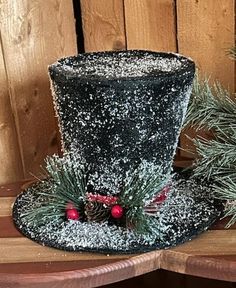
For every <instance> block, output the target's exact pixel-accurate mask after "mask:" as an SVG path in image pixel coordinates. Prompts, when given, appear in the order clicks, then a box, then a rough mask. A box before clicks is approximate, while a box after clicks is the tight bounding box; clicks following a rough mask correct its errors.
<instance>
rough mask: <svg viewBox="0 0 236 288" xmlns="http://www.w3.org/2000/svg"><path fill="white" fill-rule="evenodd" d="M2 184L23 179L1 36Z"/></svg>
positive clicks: (0, 156)
mask: <svg viewBox="0 0 236 288" xmlns="http://www.w3.org/2000/svg"><path fill="white" fill-rule="evenodd" d="M0 103H1V106H0V163H4V165H2V167H1V173H0V183H7V182H11V181H17V180H19V179H21V178H23V169H22V161H21V154H20V148H19V143H18V138H17V132H16V127H15V121H14V116H13V113H12V107H11V95H10V91H9V86H8V79H7V73H6V69H5V63H4V58H3V53H2V46H1V34H0Z"/></svg>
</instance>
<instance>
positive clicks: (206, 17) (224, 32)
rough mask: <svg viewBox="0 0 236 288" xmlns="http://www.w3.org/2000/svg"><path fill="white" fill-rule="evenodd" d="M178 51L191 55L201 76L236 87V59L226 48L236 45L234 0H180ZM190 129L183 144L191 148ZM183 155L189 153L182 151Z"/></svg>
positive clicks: (182, 140)
mask: <svg viewBox="0 0 236 288" xmlns="http://www.w3.org/2000/svg"><path fill="white" fill-rule="evenodd" d="M176 3H177V33H178V52H179V53H181V54H183V55H186V56H189V57H191V58H192V59H193V60H194V61H195V62H196V65H197V68H198V69H199V73H200V75H201V76H202V77H204V76H206V77H210V78H211V80H212V81H219V82H220V83H221V84H223V85H224V87H225V88H229V90H230V91H231V92H234V91H235V62H234V61H233V60H232V59H230V58H229V57H228V56H227V49H229V48H231V47H233V46H234V45H235V1H233V0H224V1H222V0H207V1H206V0H194V1H189V0H178V1H177V2H176ZM184 134H188V135H189V136H190V137H192V138H194V136H195V133H194V132H193V131H191V130H186V131H184V133H183V135H182V137H181V147H182V148H183V149H186V150H187V149H192V148H193V144H192V142H191V141H190V140H189V139H188V138H187V137H185V136H184ZM181 156H186V157H189V156H191V155H189V153H186V152H184V151H181ZM193 156H194V155H193Z"/></svg>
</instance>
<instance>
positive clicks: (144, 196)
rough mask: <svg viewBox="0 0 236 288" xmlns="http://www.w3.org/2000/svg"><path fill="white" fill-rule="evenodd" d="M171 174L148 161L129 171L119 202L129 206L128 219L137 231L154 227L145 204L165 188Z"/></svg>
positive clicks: (142, 231)
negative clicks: (164, 173) (163, 171)
mask: <svg viewBox="0 0 236 288" xmlns="http://www.w3.org/2000/svg"><path fill="white" fill-rule="evenodd" d="M169 176H170V174H168V173H167V174H166V175H163V173H161V169H160V167H156V166H155V165H153V164H150V163H148V162H146V161H143V163H142V164H141V165H140V166H138V168H136V169H135V170H134V171H129V172H128V173H127V176H126V179H125V183H124V187H123V191H122V192H121V195H120V197H119V203H120V204H121V205H122V206H123V207H127V208H128V209H127V213H126V218H127V221H128V223H129V224H130V225H131V226H134V227H135V230H136V231H137V232H139V233H146V232H148V231H150V229H151V228H152V227H151V226H152V223H153V219H152V217H151V216H148V215H147V214H145V212H144V206H145V205H146V204H147V203H149V202H150V201H151V200H152V199H153V197H154V196H156V194H157V193H158V192H159V191H161V190H162V188H164V186H165V185H166V183H167V181H168V180H169ZM129 224H128V226H129Z"/></svg>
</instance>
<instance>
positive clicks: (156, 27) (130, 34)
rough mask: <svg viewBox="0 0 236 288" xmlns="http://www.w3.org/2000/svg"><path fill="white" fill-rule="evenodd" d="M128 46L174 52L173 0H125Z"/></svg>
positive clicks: (130, 47) (129, 47)
mask: <svg viewBox="0 0 236 288" xmlns="http://www.w3.org/2000/svg"><path fill="white" fill-rule="evenodd" d="M124 7H125V29H126V37H127V48H128V49H148V50H153V51H174V52H176V49H177V47H176V23H175V1H174V0H158V1H156V0H125V1H124Z"/></svg>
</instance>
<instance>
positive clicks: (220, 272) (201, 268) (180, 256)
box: [161, 250, 236, 281]
mask: <svg viewBox="0 0 236 288" xmlns="http://www.w3.org/2000/svg"><path fill="white" fill-rule="evenodd" d="M161 268H162V269H166V270H169V271H174V272H178V273H183V274H188V275H194V276H200V277H205V278H211V279H218V280H225V281H236V273H235V272H236V262H235V261H227V260H224V259H215V258H210V257H201V256H196V255H189V254H188V253H179V252H176V251H172V250H166V251H165V253H163V254H162V257H161Z"/></svg>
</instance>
